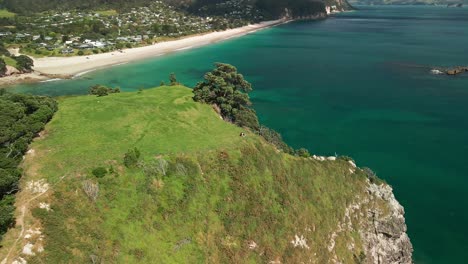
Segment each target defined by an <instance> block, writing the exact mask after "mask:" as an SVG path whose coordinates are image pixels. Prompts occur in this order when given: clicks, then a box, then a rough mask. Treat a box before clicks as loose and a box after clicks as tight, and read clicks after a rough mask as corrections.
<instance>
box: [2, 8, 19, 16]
mask: <svg viewBox="0 0 468 264" xmlns="http://www.w3.org/2000/svg"><path fill="white" fill-rule="evenodd" d="M15 15H16V14H15V13H12V12H10V11H8V10H6V9H0V18H2V17H3V18H10V17H14V16H15Z"/></svg>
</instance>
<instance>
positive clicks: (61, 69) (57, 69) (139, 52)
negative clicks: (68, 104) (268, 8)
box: [0, 20, 288, 83]
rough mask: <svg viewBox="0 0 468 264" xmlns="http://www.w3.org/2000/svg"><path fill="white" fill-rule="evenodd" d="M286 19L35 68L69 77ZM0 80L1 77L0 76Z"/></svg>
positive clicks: (54, 60) (43, 62) (52, 60)
mask: <svg viewBox="0 0 468 264" xmlns="http://www.w3.org/2000/svg"><path fill="white" fill-rule="evenodd" d="M286 22H288V21H285V20H274V21H266V22H262V23H258V24H253V25H248V26H244V27H240V28H235V29H228V30H225V31H220V32H212V33H207V34H203V35H197V36H191V37H187V38H183V39H178V40H172V41H166V42H160V43H156V44H154V45H150V46H145V47H139V48H132V49H125V50H123V51H122V52H119V51H113V52H108V53H102V54H95V55H89V56H74V57H46V58H39V59H35V60H34V65H35V67H34V70H35V71H36V72H37V73H40V74H42V76H43V75H53V76H55V77H56V76H62V77H64V78H71V77H77V76H82V75H84V74H86V73H88V72H91V71H94V70H97V69H100V68H104V67H107V66H113V65H121V64H125V63H128V62H132V61H137V60H142V59H148V58H153V57H158V56H162V55H165V54H168V53H172V52H177V51H183V50H188V49H192V48H197V47H200V46H204V45H208V44H212V43H216V42H219V41H223V40H227V39H231V38H234V37H240V36H243V35H245V34H248V33H252V32H255V31H257V30H259V29H263V28H267V27H271V26H275V25H279V24H283V23H286ZM0 83H1V79H0Z"/></svg>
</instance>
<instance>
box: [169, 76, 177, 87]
mask: <svg viewBox="0 0 468 264" xmlns="http://www.w3.org/2000/svg"><path fill="white" fill-rule="evenodd" d="M169 82H170V83H171V86H174V85H177V84H178V82H177V77H176V75H175V73H171V74H169Z"/></svg>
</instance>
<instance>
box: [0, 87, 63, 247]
mask: <svg viewBox="0 0 468 264" xmlns="http://www.w3.org/2000/svg"><path fill="white" fill-rule="evenodd" d="M56 110H57V103H56V102H55V100H53V99H51V98H49V97H43V96H33V95H23V94H10V93H6V92H5V91H4V90H0V239H1V236H2V235H3V233H5V232H6V230H7V229H8V227H10V225H11V224H12V223H13V222H14V218H13V210H14V206H13V205H14V193H15V192H16V191H17V185H18V180H19V178H20V177H21V172H20V170H19V169H18V165H19V164H20V162H21V160H22V157H23V155H24V153H25V152H26V150H27V148H28V144H29V143H30V142H31V141H32V139H33V138H34V136H35V135H37V133H39V132H40V131H41V130H42V129H43V128H44V125H45V124H46V123H47V122H48V121H49V120H50V119H51V118H52V115H53V114H54V112H55V111H56Z"/></svg>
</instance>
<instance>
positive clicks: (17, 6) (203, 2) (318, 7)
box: [2, 0, 346, 18]
mask: <svg viewBox="0 0 468 264" xmlns="http://www.w3.org/2000/svg"><path fill="white" fill-rule="evenodd" d="M151 2H154V0H131V1H126V0H80V1H74V0H3V4H2V5H3V7H4V8H6V9H8V10H10V11H12V12H15V13H19V14H27V13H35V12H42V11H48V10H70V9H78V10H98V9H102V10H105V9H115V10H128V9H130V8H132V7H138V6H147V5H149V4H150V3H151ZM163 2H166V3H168V4H170V5H173V6H175V7H177V8H180V9H184V10H188V11H190V12H191V13H204V14H215V15H222V14H225V13H226V12H223V11H225V8H226V7H227V8H229V7H234V6H248V5H251V6H254V7H255V8H258V9H259V10H260V11H261V12H263V13H264V15H265V17H268V18H272V17H278V16H281V15H283V14H285V9H289V10H290V11H291V12H292V14H293V15H304V14H314V13H317V12H324V10H325V9H324V3H325V2H326V3H327V4H328V2H330V4H335V5H337V6H342V4H340V3H341V1H335V0H333V1H321V0H228V1H226V0H164V1H163ZM344 2H346V1H344Z"/></svg>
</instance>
